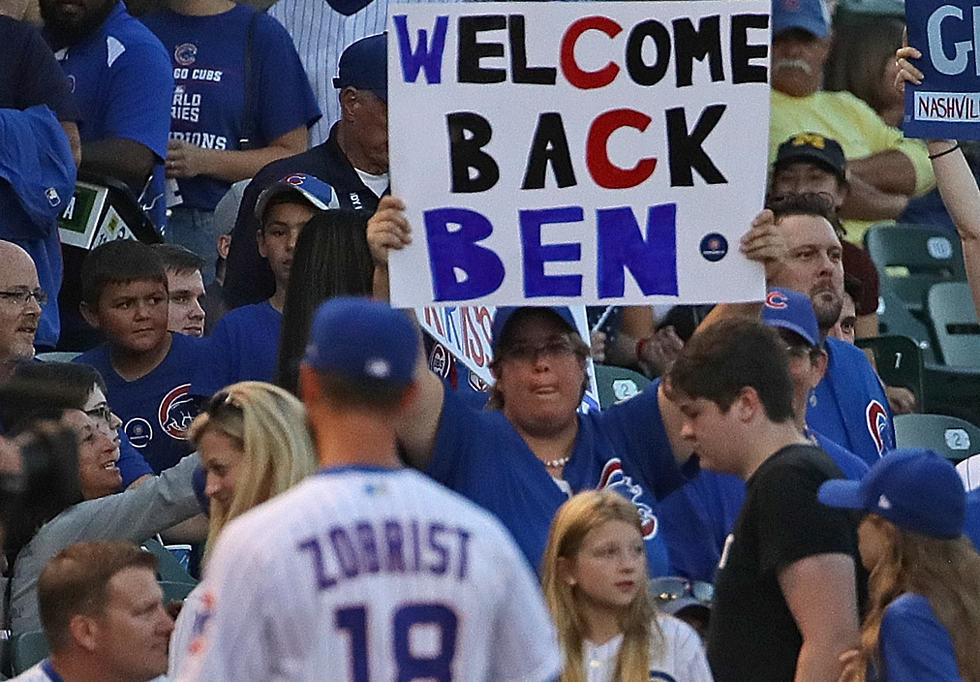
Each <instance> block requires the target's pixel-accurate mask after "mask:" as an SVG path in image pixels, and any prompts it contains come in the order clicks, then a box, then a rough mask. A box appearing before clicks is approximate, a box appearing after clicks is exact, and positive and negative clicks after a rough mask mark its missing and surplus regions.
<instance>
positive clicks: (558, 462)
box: [541, 455, 572, 469]
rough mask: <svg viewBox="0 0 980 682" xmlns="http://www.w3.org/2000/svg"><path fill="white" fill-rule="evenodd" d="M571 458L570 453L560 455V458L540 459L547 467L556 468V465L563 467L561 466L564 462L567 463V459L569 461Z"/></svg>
mask: <svg viewBox="0 0 980 682" xmlns="http://www.w3.org/2000/svg"><path fill="white" fill-rule="evenodd" d="M571 459H572V456H571V455H568V456H567V457H562V458H560V459H552V460H541V461H542V462H543V463H544V465H545V466H546V467H548V468H549V469H557V468H558V467H563V466H565V465H566V464H568V462H569V461H570V460H571Z"/></svg>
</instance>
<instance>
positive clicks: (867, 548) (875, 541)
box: [858, 514, 891, 571]
mask: <svg viewBox="0 0 980 682" xmlns="http://www.w3.org/2000/svg"><path fill="white" fill-rule="evenodd" d="M886 524H887V521H885V520H883V519H882V518H880V517H878V516H875V515H874V514H868V515H866V516H865V517H864V520H862V521H861V525H859V526H858V549H859V550H860V552H861V564H862V565H863V566H864V567H865V568H866V569H868V570H869V571H870V570H872V569H873V568H874V567H875V566H877V565H878V562H879V561H881V559H882V558H884V557H886V556H888V553H889V552H890V551H891V538H890V537H889V535H888V533H887V532H886Z"/></svg>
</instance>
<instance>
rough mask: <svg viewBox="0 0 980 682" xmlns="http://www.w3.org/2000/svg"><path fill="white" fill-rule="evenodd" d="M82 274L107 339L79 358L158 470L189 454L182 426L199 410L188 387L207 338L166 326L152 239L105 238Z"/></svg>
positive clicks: (85, 296)
mask: <svg viewBox="0 0 980 682" xmlns="http://www.w3.org/2000/svg"><path fill="white" fill-rule="evenodd" d="M81 279H82V303H81V306H80V310H81V313H82V316H83V317H84V318H85V320H86V321H87V322H88V323H89V324H90V325H92V326H93V327H95V328H97V329H99V330H101V331H102V332H103V333H104V334H105V337H106V341H105V343H103V344H101V345H99V346H97V347H96V348H93V349H92V350H90V351H88V352H86V353H83V354H82V355H80V356H79V357H78V358H76V359H75V362H83V363H86V364H89V365H92V366H93V367H95V368H96V369H98V370H99V372H100V373H101V374H102V376H103V378H104V379H105V383H106V398H108V401H109V403H110V404H111V405H113V406H114V407H115V408H116V413H117V414H118V415H119V417H120V418H121V419H122V422H123V430H124V431H125V433H126V435H127V436H128V438H129V440H130V442H132V444H133V446H134V447H136V448H137V449H138V450H140V452H142V454H143V456H144V458H145V459H146V461H147V463H148V464H149V465H150V466H151V467H152V468H153V471H154V472H155V473H160V472H161V471H163V470H165V469H168V468H170V467H171V466H173V465H174V464H176V463H177V462H178V461H180V459H181V457H183V456H184V455H186V454H187V453H188V452H190V446H189V444H188V443H187V441H186V440H185V437H184V430H185V429H186V428H187V427H188V426H190V424H191V422H192V421H193V420H194V417H195V416H196V415H197V412H198V408H197V404H196V401H195V400H194V399H193V398H192V397H191V395H190V386H191V382H192V381H193V380H194V377H195V372H196V370H197V365H198V359H199V358H200V357H201V356H202V350H203V344H204V341H203V340H201V339H197V338H194V337H190V336H185V335H183V334H174V333H171V332H169V331H167V313H168V291H167V274H166V271H165V269H164V265H163V260H162V259H161V258H160V255H159V254H158V253H157V252H156V251H154V249H153V248H152V247H150V246H149V245H147V244H142V243H140V242H137V241H132V240H117V241H112V242H108V243H106V244H103V245H101V246H99V247H98V248H96V249H95V250H94V251H92V252H91V253H89V254H88V256H86V258H85V261H84V263H83V264H82V275H81Z"/></svg>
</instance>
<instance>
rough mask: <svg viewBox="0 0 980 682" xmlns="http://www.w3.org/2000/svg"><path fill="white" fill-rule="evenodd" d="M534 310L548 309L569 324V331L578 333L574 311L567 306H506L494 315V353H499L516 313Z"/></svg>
mask: <svg viewBox="0 0 980 682" xmlns="http://www.w3.org/2000/svg"><path fill="white" fill-rule="evenodd" d="M534 310H547V311H550V312H552V313H554V315H555V316H556V317H558V318H560V319H561V321H562V322H564V323H565V324H566V325H567V326H568V328H569V329H568V331H570V332H574V333H576V334H578V327H576V326H575V318H574V317H572V311H571V310H569V309H568V308H567V307H565V306H554V307H544V306H542V307H535V306H520V307H504V308H497V312H496V313H494V316H493V325H491V330H490V334H491V336H492V338H493V352H494V355H496V354H497V350H498V349H499V348H500V344H501V341H503V339H504V336H505V335H506V333H507V331H508V323H509V322H510V321H511V318H513V317H514V315H515V313H521V314H522V315H523V314H524V313H525V312H526V311H534Z"/></svg>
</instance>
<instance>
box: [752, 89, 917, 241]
mask: <svg viewBox="0 0 980 682" xmlns="http://www.w3.org/2000/svg"><path fill="white" fill-rule="evenodd" d="M770 102H771V114H770V118H769V164H770V165H772V162H773V161H774V160H775V159H776V150H777V149H778V148H779V145H780V144H782V143H783V142H785V141H786V140H788V139H789V138H790V137H792V136H793V135H796V134H798V133H807V132H813V133H820V134H821V135H824V136H826V137H831V138H833V139H835V140H837V141H838V142H839V143H840V146H841V147H842V148H843V149H844V156H845V157H846V158H848V159H861V158H864V157H866V156H870V155H871V154H875V153H877V152H884V151H891V150H898V151H900V152H902V153H903V154H905V155H906V156H907V157H908V158H909V160H910V161H911V162H912V166H913V167H914V168H915V192H914V193H913V196H917V197H918V196H922V195H923V194H926V193H927V192H929V191H930V190H932V189H933V188H934V187H935V186H936V178H935V177H934V176H933V172H932V162H931V161H929V152H928V150H927V149H926V146H925V143H923V142H922V140H915V139H911V138H906V137H904V136H903V135H902V131H901V130H899V129H898V128H892V127H891V126H889V125H888V124H886V123H885V122H884V121H882V120H881V119H880V118H879V117H878V114H876V113H875V111H874V109H872V108H871V107H869V106H868V105H867V104H866V103H865V102H864V101H863V100H861V99H859V98H857V97H855V96H854V95H852V94H851V93H849V92H816V93H814V94H812V95H808V96H807V97H790V96H789V95H785V94H783V93H781V92H778V91H776V90H772V91H771V97H770ZM876 222H879V221H867V220H845V221H844V227H846V228H847V239H848V241H852V242H854V243H855V244H862V240H863V239H864V233H865V232H867V231H868V228H869V227H871V226H872V225H873V224H875V223H876Z"/></svg>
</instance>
